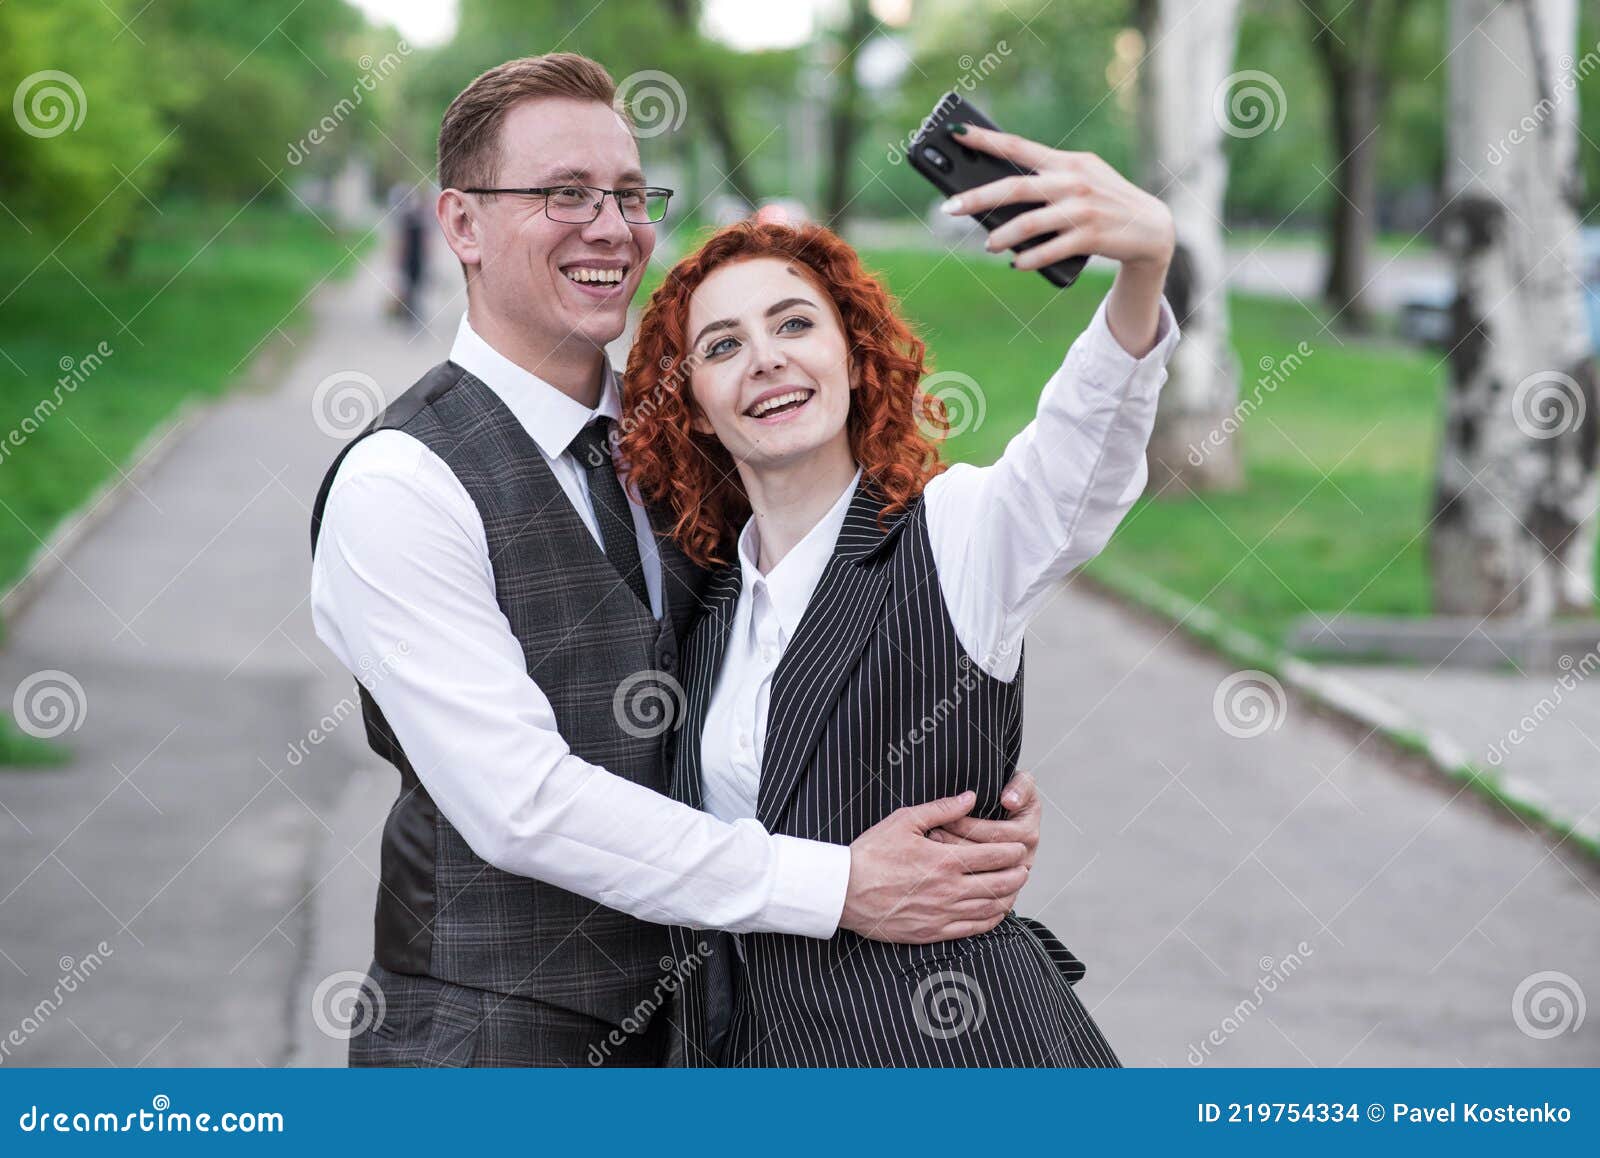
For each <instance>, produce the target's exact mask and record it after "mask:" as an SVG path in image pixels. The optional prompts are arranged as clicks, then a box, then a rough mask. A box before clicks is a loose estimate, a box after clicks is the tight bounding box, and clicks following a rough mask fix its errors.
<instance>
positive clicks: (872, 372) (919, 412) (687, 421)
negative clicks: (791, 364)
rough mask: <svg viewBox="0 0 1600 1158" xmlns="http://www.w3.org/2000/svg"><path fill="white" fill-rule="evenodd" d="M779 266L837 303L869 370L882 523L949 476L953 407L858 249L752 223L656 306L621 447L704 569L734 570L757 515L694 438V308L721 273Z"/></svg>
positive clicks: (865, 460) (629, 395) (702, 252)
mask: <svg viewBox="0 0 1600 1158" xmlns="http://www.w3.org/2000/svg"><path fill="white" fill-rule="evenodd" d="M762 257H771V258H778V259H780V260H783V261H787V262H789V263H790V264H791V265H792V266H793V267H795V268H796V270H797V272H800V273H802V274H804V275H806V276H808V277H809V278H810V280H811V281H812V282H813V283H815V284H816V286H817V288H818V289H820V290H821V291H822V292H823V293H825V294H827V295H828V297H829V298H830V299H831V300H832V301H833V304H834V307H835V308H836V309H837V310H838V311H839V316H840V318H841V319H843V322H844V330H845V340H846V342H847V343H848V346H849V348H850V351H851V357H852V361H853V363H854V366H855V368H856V371H857V375H856V380H857V386H856V389H854V390H852V391H851V392H850V414H849V418H848V430H849V436H850V452H851V454H852V455H854V457H855V460H856V462H857V463H858V464H860V466H861V471H862V477H863V479H870V480H871V481H872V482H873V483H874V484H876V486H877V488H878V489H879V490H880V491H881V492H882V494H883V496H884V498H885V499H886V500H887V501H886V503H885V505H884V507H883V510H882V511H881V513H880V516H879V518H880V521H881V520H883V519H887V518H888V517H889V516H890V515H893V514H895V513H897V512H898V511H901V510H904V509H905V507H906V505H907V504H908V503H910V502H911V500H912V499H914V498H916V497H917V496H918V495H920V494H921V493H922V488H923V487H924V486H926V485H927V482H928V480H929V479H931V478H933V477H934V475H936V474H938V473H940V472H941V471H942V470H944V464H943V463H942V462H940V461H939V457H938V442H939V441H940V440H941V439H942V438H943V437H944V435H945V434H946V433H947V432H948V431H949V420H948V417H947V415H946V413H945V409H944V406H943V404H942V403H941V402H940V401H939V400H938V399H937V398H934V397H932V396H930V395H926V394H924V393H922V391H921V390H920V389H919V384H920V383H921V381H922V377H923V374H924V372H925V368H926V367H925V354H926V351H925V348H924V346H923V343H922V341H921V339H919V338H918V337H917V336H916V335H915V334H914V333H912V331H911V328H910V326H908V325H907V324H906V322H905V321H904V320H903V319H902V318H901V317H900V314H899V309H898V306H897V304H896V303H895V301H894V299H893V298H892V297H890V295H889V293H888V291H887V290H885V289H884V287H883V285H882V283H880V282H879V281H878V280H877V278H875V277H873V276H872V275H871V274H869V273H867V271H866V270H865V269H863V268H862V266H861V259H860V258H859V257H858V256H857V255H856V251H855V250H854V249H852V248H851V247H850V245H849V244H848V243H846V242H845V241H844V240H843V239H842V238H840V237H839V236H838V235H837V234H835V233H833V232H832V231H831V230H828V229H825V228H823V227H822V226H820V225H805V226H799V227H794V226H788V225H777V224H771V223H759V224H758V223H756V222H754V221H742V222H739V223H738V224H736V225H730V226H728V227H727V228H725V229H722V230H720V231H718V232H717V233H715V234H713V235H712V237H711V238H710V240H708V241H707V242H706V243H705V244H704V245H703V246H701V247H700V248H699V249H698V250H696V251H695V252H694V253H692V254H690V255H689V256H688V257H686V258H684V259H683V260H682V261H680V262H678V264H677V265H675V266H673V268H672V270H671V272H670V273H668V274H667V278H666V280H665V281H664V282H662V283H661V287H660V288H659V289H657V290H656V292H655V293H654V294H652V295H651V297H650V304H649V305H648V306H646V307H645V311H644V316H643V318H642V319H641V320H640V323H639V333H638V335H637V337H636V338H635V340H634V343H633V349H632V351H631V352H630V353H629V355H628V368H627V373H626V375H625V377H624V383H623V391H622V409H623V419H622V422H621V431H622V433H621V439H620V447H621V450H622V455H623V458H624V460H625V461H626V462H627V464H628V471H629V476H628V477H629V480H630V482H631V483H632V484H633V485H634V486H636V487H637V488H638V490H639V493H640V495H641V496H642V497H643V498H644V499H645V500H646V501H647V502H652V503H660V504H663V505H665V506H666V507H667V508H668V509H669V510H670V511H671V512H672V515H673V518H674V522H673V528H672V537H673V538H674V539H676V540H677V542H678V545H679V547H681V548H682V550H683V552H684V554H685V555H687V556H688V557H689V558H691V559H693V560H694V561H695V562H696V563H698V564H700V565H701V566H702V567H704V566H710V565H712V564H715V563H720V562H722V561H723V559H722V557H721V555H720V552H721V551H722V550H723V549H724V548H725V546H727V545H728V544H731V542H732V540H733V538H734V536H736V535H737V534H738V532H739V528H740V527H742V526H743V525H744V522H745V520H746V519H747V518H748V517H749V515H750V502H749V500H748V498H747V497H746V496H745V492H744V484H743V483H742V482H741V480H740V478H739V472H738V471H737V470H736V469H735V467H734V461H733V456H732V455H730V454H729V453H728V451H727V450H726V449H725V448H724V447H723V445H722V444H721V443H720V442H718V441H717V438H716V436H715V435H710V434H701V433H699V432H697V431H695V430H694V429H693V427H692V426H691V420H692V417H693V406H694V400H693V398H692V397H691V395H690V391H689V390H687V389H685V387H686V386H687V385H688V383H689V378H690V376H691V375H692V374H693V372H694V361H695V360H694V357H693V353H692V351H690V350H689V349H688V348H687V335H686V330H687V328H688V323H689V299H690V298H691V297H692V296H693V295H694V291H695V290H696V289H698V288H699V286H700V283H701V282H703V281H705V279H706V277H707V276H709V275H710V274H711V272H712V271H713V270H716V269H719V268H721V267H722V266H724V265H728V264H730V263H732V262H737V261H749V260H751V259H754V258H762Z"/></svg>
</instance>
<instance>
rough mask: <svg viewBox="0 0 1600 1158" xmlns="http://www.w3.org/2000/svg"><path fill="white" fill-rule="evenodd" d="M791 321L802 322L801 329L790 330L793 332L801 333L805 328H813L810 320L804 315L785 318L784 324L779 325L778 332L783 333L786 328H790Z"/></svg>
mask: <svg viewBox="0 0 1600 1158" xmlns="http://www.w3.org/2000/svg"><path fill="white" fill-rule="evenodd" d="M790 322H798V323H799V324H800V329H799V330H789V332H790V333H791V334H795V333H800V332H801V331H803V330H809V329H810V328H811V323H810V321H808V320H807V319H805V318H802V317H793V318H785V319H784V320H783V325H781V326H779V327H778V333H780V334H781V333H783V332H784V330H786V329H788V327H789V323H790Z"/></svg>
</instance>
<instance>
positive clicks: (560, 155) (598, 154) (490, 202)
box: [468, 97, 656, 348]
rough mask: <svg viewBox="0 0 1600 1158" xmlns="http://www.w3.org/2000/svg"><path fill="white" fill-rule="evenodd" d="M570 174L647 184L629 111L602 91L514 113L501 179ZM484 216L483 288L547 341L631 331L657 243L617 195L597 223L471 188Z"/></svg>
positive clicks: (527, 104)
mask: <svg viewBox="0 0 1600 1158" xmlns="http://www.w3.org/2000/svg"><path fill="white" fill-rule="evenodd" d="M563 183H575V184H581V185H594V186H598V187H600V188H603V189H618V188H627V187H630V186H637V185H643V184H644V183H645V181H644V173H643V171H642V170H641V169H640V165H639V149H638V146H637V145H635V143H634V140H633V135H632V133H630V132H629V131H628V127H627V126H626V125H625V124H624V123H623V121H622V119H621V118H620V117H618V116H617V114H616V113H615V112H614V111H612V109H610V108H609V107H608V106H606V105H604V104H601V103H600V102H598V101H587V100H572V99H568V98H565V97H546V98H540V99H537V100H530V101H524V102H522V103H521V104H519V105H517V106H516V107H514V108H512V109H511V110H510V111H509V112H507V113H506V116H505V120H504V121H503V122H502V125H501V129H500V167H499V172H498V174H497V175H496V177H495V178H494V181H493V182H492V184H493V186H494V187H495V188H501V189H508V188H531V187H543V186H550V185H560V184H563ZM468 200H469V201H470V202H472V203H473V208H474V210H475V219H476V221H477V224H478V259H479V267H478V272H477V278H476V280H475V283H474V293H476V294H479V295H481V297H482V299H483V303H484V305H485V306H487V307H488V308H489V309H491V310H492V311H493V312H494V313H495V314H497V315H499V316H500V317H502V318H505V319H507V320H508V321H509V322H510V323H512V324H514V325H517V326H518V327H520V328H521V329H522V330H523V331H524V333H526V335H527V336H528V338H529V339H530V340H531V341H533V342H535V343H537V344H540V345H549V346H552V347H553V346H557V345H560V344H562V343H565V342H569V341H571V340H574V339H575V340H577V341H580V342H582V343H583V344H585V345H592V346H594V347H596V348H601V347H604V346H605V345H606V343H608V342H611V341H613V340H615V339H616V338H617V337H618V335H620V334H621V333H622V330H623V326H624V323H625V321H626V319H627V312H628V303H629V302H631V301H632V300H633V295H634V293H635V291H636V290H637V289H638V288H639V280H640V278H641V277H642V276H643V274H644V267H645V265H646V263H647V262H648V261H649V260H650V254H651V252H652V251H653V250H654V249H655V244H656V231H655V226H653V225H648V224H647V225H636V224H633V223H631V222H626V221H624V220H623V219H622V214H621V211H620V210H619V209H618V207H617V203H616V199H615V198H612V197H607V198H606V200H605V206H604V208H603V209H602V210H601V212H600V216H599V217H597V218H595V220H594V221H592V222H589V223H587V224H567V223H563V222H560V221H555V220H552V219H551V217H550V216H549V215H548V214H547V213H546V212H545V208H544V201H543V199H542V198H539V197H527V196H521V195H518V194H500V195H498V196H493V197H489V196H479V195H476V194H469V195H468Z"/></svg>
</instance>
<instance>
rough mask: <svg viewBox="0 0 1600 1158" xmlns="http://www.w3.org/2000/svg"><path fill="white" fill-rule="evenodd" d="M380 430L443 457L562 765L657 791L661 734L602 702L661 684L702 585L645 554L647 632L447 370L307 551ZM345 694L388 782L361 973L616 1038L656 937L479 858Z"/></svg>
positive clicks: (654, 971)
mask: <svg viewBox="0 0 1600 1158" xmlns="http://www.w3.org/2000/svg"><path fill="white" fill-rule="evenodd" d="M386 429H394V430H401V431H404V432H405V433H406V434H409V435H411V436H413V437H415V438H417V439H418V440H420V441H421V442H422V443H423V444H424V445H425V446H427V447H428V448H429V449H430V450H432V451H433V452H434V453H435V454H437V455H438V456H439V457H440V458H441V459H443V460H444V462H445V463H446V464H447V465H448V466H449V467H450V470H451V471H452V472H453V473H454V475H455V477H456V478H457V479H458V480H460V482H461V484H462V486H463V487H465V489H466V491H467V493H468V494H469V495H470V496H471V498H472V501H473V503H474V504H475V505H476V506H477V509H478V513H479V514H480V515H481V516H482V518H483V526H484V532H485V534H486V537H487V540H488V547H489V556H490V560H491V563H492V568H493V571H494V583H495V595H496V598H497V599H498V601H499V604H500V608H501V610H502V611H503V612H505V615H506V618H507V620H509V622H510V624H511V630H512V632H513V633H514V634H515V635H516V637H517V640H518V642H519V643H521V645H522V650H523V654H524V655H525V656H526V659H527V665H528V675H529V676H530V677H531V678H532V679H533V680H534V682H535V683H537V684H538V685H539V688H540V690H541V691H543V692H544V694H545V695H546V696H547V697H548V698H549V700H550V703H551V705H552V707H553V709H554V712H555V718H556V722H557V725H558V726H559V728H560V731H561V734H562V736H563V738H564V739H565V740H566V741H567V743H568V744H569V745H570V746H571V748H572V751H573V752H574V753H575V754H576V755H578V756H580V757H582V758H583V759H585V760H588V761H590V762H592V763H595V764H598V765H600V766H601V767H603V768H606V769H608V770H609V771H611V772H614V773H616V774H617V775H619V776H622V777H625V778H626V779H628V780H632V781H634V782H635V783H638V784H643V785H646V786H647V787H650V788H653V789H656V790H657V791H664V790H665V788H666V772H665V767H664V761H663V739H662V736H663V734H664V733H661V732H659V731H658V730H657V729H655V728H653V727H646V726H641V724H640V722H639V721H637V720H633V719H631V718H628V717H627V715H626V713H620V714H619V713H618V712H616V711H614V710H613V704H614V702H615V697H616V694H617V689H618V688H619V687H622V686H623V685H624V684H625V683H626V684H628V685H629V686H632V685H633V684H634V683H635V682H636V680H635V678H631V677H637V675H638V673H642V672H647V671H657V672H664V673H666V674H667V675H668V676H672V677H673V678H674V679H675V678H676V675H675V673H676V672H677V669H678V654H677V652H678V649H677V640H678V639H680V638H682V637H683V635H684V633H685V632H686V630H687V628H688V627H689V625H690V623H691V621H692V617H693V616H695V615H696V614H698V602H697V597H698V593H699V590H700V587H701V586H702V585H703V582H704V579H705V574H704V572H702V571H701V570H699V569H698V568H696V567H695V566H694V565H693V564H691V563H690V562H689V561H688V560H686V559H685V558H684V557H683V555H682V553H681V552H679V551H678V550H677V548H676V547H675V546H674V545H673V544H672V542H671V541H670V540H668V539H662V540H660V550H661V565H662V581H663V583H662V585H663V592H664V596H665V606H666V612H667V613H666V615H665V616H664V617H663V619H662V620H661V621H660V622H659V623H658V622H657V621H656V619H655V618H654V617H653V616H652V615H651V613H650V609H649V608H647V607H644V606H642V605H641V604H640V603H639V601H638V599H637V598H636V597H635V596H634V595H633V594H632V592H631V591H630V590H629V588H628V585H627V584H626V583H624V582H622V580H621V579H620V578H619V577H618V575H617V573H616V570H615V569H614V568H613V567H612V565H611V563H610V561H609V560H608V559H607V558H606V557H605V554H604V553H603V552H602V550H601V548H600V547H599V545H598V544H597V543H596V542H595V540H594V538H593V536H591V535H590V534H589V531H588V529H587V528H586V527H585V526H584V524H583V522H582V520H581V519H580V518H579V516H578V513H577V511H576V510H574V509H573V507H572V503H571V501H570V500H569V499H568V498H567V496H566V494H565V492H564V491H562V489H561V485H560V483H559V482H557V480H556V478H555V476H554V475H553V474H551V472H550V468H549V466H548V464H547V463H546V462H545V460H544V458H543V456H542V455H541V454H540V453H539V448H538V447H537V446H536V445H535V444H534V442H533V439H532V438H531V437H530V435H529V434H528V432H527V431H526V430H525V429H524V428H523V426H522V424H521V423H520V422H519V421H518V420H517V418H516V417H515V416H514V415H513V414H512V413H511V411H510V410H509V409H508V408H507V407H506V405H505V403H504V402H502V401H501V400H500V398H499V397H498V396H496V394H495V393H494V391H492V390H490V389H489V388H488V387H487V386H486V385H484V383H483V382H481V381H479V380H478V379H477V378H475V377H474V376H473V375H471V374H469V373H467V372H466V371H465V370H463V369H462V368H461V367H459V366H457V365H455V364H454V363H452V362H445V363H443V364H442V365H440V366H437V367H435V368H434V369H433V370H431V371H430V372H429V373H428V374H427V375H426V376H425V377H424V378H423V379H422V380H421V381H420V382H418V383H417V384H416V385H415V386H413V387H412V388H411V389H410V390H408V391H407V392H406V393H405V394H404V395H402V396H401V397H400V398H399V399H397V400H396V401H395V402H394V404H393V405H391V406H390V407H388V409H387V410H386V411H385V412H384V413H383V414H382V415H380V416H379V417H378V419H377V420H376V421H374V422H373V423H372V425H370V426H369V427H367V429H366V430H364V431H362V433H361V434H360V435H358V436H357V437H356V438H355V439H354V440H352V441H351V443H350V444H349V445H348V446H346V447H345V448H344V450H343V451H341V452H340V455H339V457H338V458H337V459H335V460H334V463H333V465H332V466H331V467H330V468H329V469H328V473H327V476H326V477H325V478H324V479H323V483H322V488H321V491H320V492H319V493H318V495H317V500H316V505H315V507H314V508H313V511H312V520H311V543H312V551H313V552H315V550H316V540H317V534H318V531H319V529H320V526H321V520H322V512H323V508H324V506H325V505H326V503H327V499H328V492H329V489H330V488H331V486H332V484H333V479H334V476H335V474H336V473H337V472H338V469H339V464H340V463H341V462H342V461H343V460H344V456H345V454H348V453H349V450H350V447H352V446H354V445H355V444H356V443H357V442H359V441H360V440H361V439H362V438H364V437H366V436H367V435H369V434H371V433H373V432H375V431H378V430H386ZM404 517H405V512H404V511H396V512H395V518H397V519H399V518H404ZM360 694H361V706H362V716H363V719H364V720H365V723H366V728H367V739H368V742H369V743H370V744H371V746H372V749H373V751H375V752H377V753H378V755H380V756H382V757H383V758H384V759H385V760H388V761H389V762H390V763H392V764H393V765H394V766H395V767H396V768H397V769H399V771H400V796H399V799H398V800H397V801H396V802H395V804H394V807H393V808H392V809H391V810H390V813H389V819H388V822H387V823H386V824H385V826H384V831H383V845H382V872H381V879H382V885H381V887H380V889H379V891H378V902H377V914H376V922H375V925H376V938H375V941H376V948H375V956H376V958H377V960H378V963H379V964H381V965H383V966H384V967H385V968H388V969H391V970H394V971H395V972H399V973H413V974H425V975H428V976H432V977H436V978H439V979H440V980H444V981H450V982H454V983H456V984H459V985H467V986H472V987H474V988H479V989H487V990H491V991H493V992H497V993H505V994H512V995H517V996H523V997H531V998H536V999H538V1000H540V1001H545V1002H548V1003H550V1004H553V1005H558V1006H561V1007H563V1008H566V1009H572V1010H576V1011H578V1012H581V1013H586V1014H589V1015H590V1016H593V1017H598V1018H601V1019H603V1020H606V1021H609V1022H612V1023H614V1024H620V1023H621V1022H622V1021H623V1020H624V1019H625V1018H626V1017H628V1015H629V1014H630V1013H632V1012H633V1011H634V1009H635V1007H636V1006H637V1005H638V1004H639V1003H640V1002H641V1001H642V1000H644V999H645V998H646V997H647V996H648V994H649V993H650V992H651V990H652V989H653V987H654V986H655V985H656V984H657V982H658V981H659V979H660V977H661V965H660V961H661V958H662V956H663V955H664V954H665V953H666V951H667V939H666V931H665V929H663V928H662V927H661V926H659V925H651V924H647V923H646V922H643V921H639V920H636V919H634V918H632V917H629V916H625V915H623V914H622V913H619V912H616V911H615V910H612V909H608V908H605V907H604V906H601V905H598V904H596V903H595V902H593V901H590V900H587V899H585V898H583V897H580V896H577V895H576V894H574V893H570V892H567V891H565V890H563V889H559V888H556V887H554V886H552V885H548V884H544V883H543V882H540V881H536V880H531V879H529V878H526V877H519V876H515V875H513V874H511V873H506V872H502V871H500V870H499V869H496V868H493V867H491V866H490V865H489V864H487V863H486V862H485V861H483V860H482V859H480V858H479V857H478V856H477V855H476V854H475V853H473V851H472V849H471V848H470V847H468V845H467V842H466V841H465V840H464V839H463V838H462V836H461V834H460V833H459V832H457V831H456V829H455V827H454V826H453V825H452V824H451V823H450V822H449V821H448V820H447V819H445V817H444V815H443V814H442V813H441V812H440V811H439V809H438V807H437V806H436V805H435V803H434V801H433V800H432V798H431V797H430V796H429V795H428V792H427V789H426V788H424V787H423V785H422V783H421V781H420V780H419V779H418V777H417V773H416V771H415V770H414V769H413V768H412V766H411V763H410V761H408V760H407V759H406V755H405V753H404V752H403V751H402V750H401V748H400V745H399V743H398V741H397V740H396V738H395V736H394V733H393V731H392V730H391V729H390V727H389V725H388V723H387V721H385V720H384V718H383V713H382V712H381V711H380V710H379V708H378V705H377V703H376V702H375V701H374V699H373V698H372V696H371V695H369V694H368V692H367V691H366V689H365V688H362V689H361V693H360Z"/></svg>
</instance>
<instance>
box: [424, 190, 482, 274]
mask: <svg viewBox="0 0 1600 1158" xmlns="http://www.w3.org/2000/svg"><path fill="white" fill-rule="evenodd" d="M476 210H477V206H476V205H474V204H473V203H472V201H471V200H470V199H469V198H468V196H467V194H465V193H463V192H461V190H459V189H444V190H441V191H440V193H439V200H438V201H436V202H435V203H434V206H433V214H434V216H435V217H437V218H438V219H439V229H440V231H441V232H442V233H443V234H444V239H445V242H446V244H448V245H449V246H450V252H452V253H454V254H455V255H456V259H457V260H458V261H460V262H461V264H462V265H482V264H483V245H482V239H481V238H480V237H479V235H478V219H477V213H476Z"/></svg>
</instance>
